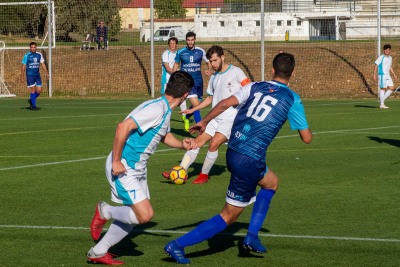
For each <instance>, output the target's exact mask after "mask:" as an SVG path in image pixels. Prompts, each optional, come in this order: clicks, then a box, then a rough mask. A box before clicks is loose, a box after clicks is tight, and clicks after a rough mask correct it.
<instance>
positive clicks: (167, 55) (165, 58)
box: [161, 50, 176, 84]
mask: <svg viewBox="0 0 400 267" xmlns="http://www.w3.org/2000/svg"><path fill="white" fill-rule="evenodd" d="M175 56H176V52H175V53H172V52H171V51H169V50H165V52H164V53H163V54H162V56H161V60H162V77H161V84H167V83H168V80H169V77H170V76H171V73H170V72H168V71H167V70H166V69H165V66H164V63H168V66H169V67H170V68H171V69H173V68H174V64H175Z"/></svg>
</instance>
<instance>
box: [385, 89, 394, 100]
mask: <svg viewBox="0 0 400 267" xmlns="http://www.w3.org/2000/svg"><path fill="white" fill-rule="evenodd" d="M392 92H393V91H391V90H387V91H386V93H385V96H384V98H385V99H386V98H388V97H389V96H390V94H391V93H392Z"/></svg>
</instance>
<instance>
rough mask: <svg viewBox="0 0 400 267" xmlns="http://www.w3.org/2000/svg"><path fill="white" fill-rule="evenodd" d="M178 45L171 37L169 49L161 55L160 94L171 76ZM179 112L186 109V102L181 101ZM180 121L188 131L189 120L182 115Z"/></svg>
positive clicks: (176, 40) (175, 39)
mask: <svg viewBox="0 0 400 267" xmlns="http://www.w3.org/2000/svg"><path fill="white" fill-rule="evenodd" d="M177 45H178V39H177V38H175V37H171V38H169V39H168V46H169V49H167V50H165V51H164V53H163V54H162V55H161V60H162V67H163V70H162V77H161V94H164V91H165V88H166V87H167V83H168V80H169V77H170V76H171V73H172V71H173V68H174V64H175V56H176V51H175V49H176V47H177ZM180 108H181V110H185V109H186V108H187V107H186V100H185V101H183V103H182V105H180ZM182 120H183V122H184V123H185V130H186V131H189V127H190V124H189V120H188V119H187V118H186V115H185V114H183V115H182Z"/></svg>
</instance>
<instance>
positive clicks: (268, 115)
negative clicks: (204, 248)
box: [164, 53, 312, 263]
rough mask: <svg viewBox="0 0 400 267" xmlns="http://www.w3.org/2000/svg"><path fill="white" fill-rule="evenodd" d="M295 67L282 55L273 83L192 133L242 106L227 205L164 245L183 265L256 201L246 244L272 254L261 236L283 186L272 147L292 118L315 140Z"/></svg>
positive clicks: (251, 88) (248, 90)
mask: <svg viewBox="0 0 400 267" xmlns="http://www.w3.org/2000/svg"><path fill="white" fill-rule="evenodd" d="M294 65H295V61H294V57H293V56H292V55H291V54H287V53H281V54H278V55H277V56H276V57H275V58H274V60H273V69H272V74H273V80H272V81H269V82H260V83H250V84H248V85H246V86H244V87H243V88H242V90H240V91H239V92H237V93H235V94H234V95H233V96H231V97H229V98H227V99H225V100H222V101H221V102H220V103H218V105H217V106H215V107H214V108H213V109H212V110H211V111H210V113H209V114H208V115H207V116H206V117H205V118H204V119H203V120H202V121H201V122H200V123H197V124H196V125H194V126H192V127H191V128H190V129H191V131H192V132H197V131H200V132H204V130H205V129H206V127H207V124H208V123H209V122H210V121H211V120H212V119H213V118H216V117H217V116H218V115H219V114H221V113H222V112H224V111H225V110H227V109H228V108H229V107H232V106H236V105H241V106H242V108H241V109H240V110H239V112H238V114H237V116H236V118H235V121H234V123H233V127H232V135H231V138H230V139H229V143H228V151H227V152H226V163H227V166H228V170H229V171H230V172H231V180H230V184H229V187H228V191H227V193H226V203H225V206H224V208H223V209H222V212H221V213H220V214H219V215H216V216H214V217H212V218H211V219H210V220H208V221H205V222H204V223H202V224H200V225H199V226H198V227H197V228H195V229H194V230H192V231H191V232H189V233H187V234H185V235H184V236H182V237H179V238H178V239H176V240H173V241H171V242H169V243H168V244H167V245H166V246H165V247H164V250H165V251H166V252H167V253H168V254H169V255H170V256H171V257H173V258H174V259H175V260H176V261H177V262H179V263H189V262H190V260H189V259H186V258H185V252H184V248H185V247H186V246H192V245H194V244H197V243H199V242H202V241H204V240H206V239H209V238H211V237H212V236H214V235H215V234H216V233H219V232H222V231H223V230H224V229H225V228H226V227H227V226H228V225H230V224H232V223H234V222H235V221H236V220H237V218H238V217H239V215H240V214H241V213H242V212H243V210H244V209H245V207H246V206H247V205H249V204H250V203H252V202H254V200H255V203H254V207H253V213H252V215H251V220H250V226H249V229H248V232H247V235H246V237H245V239H244V241H243V246H244V247H245V248H247V249H249V250H251V251H255V252H259V253H265V252H266V251H267V249H266V248H265V247H264V246H263V245H262V244H261V241H260V239H259V238H258V231H259V230H260V229H261V226H262V224H263V222H264V219H265V217H266V215H267V211H268V209H269V204H270V202H271V199H272V197H273V195H274V194H275V191H276V189H277V188H278V183H279V181H278V177H277V176H276V175H275V174H274V173H273V172H272V171H271V170H270V169H268V167H267V166H266V165H265V156H266V152H267V148H268V146H269V144H270V143H271V142H272V140H273V139H274V138H275V136H276V135H277V134H278V132H279V130H280V129H281V128H282V126H283V124H284V123H285V122H286V120H287V119H288V120H289V122H290V126H291V128H292V130H298V131H299V134H300V137H301V139H302V140H303V141H304V142H305V143H307V144H308V143H310V142H311V140H312V133H311V131H310V129H309V128H308V124H307V120H306V117H305V114H304V108H303V104H302V102H301V100H300V97H299V96H298V95H297V94H296V93H294V92H293V91H292V90H290V89H289V88H288V87H287V83H288V82H289V79H290V77H291V75H293V73H294ZM257 184H258V185H259V186H261V190H260V191H259V192H258V194H257V197H256V195H255V193H256V187H257Z"/></svg>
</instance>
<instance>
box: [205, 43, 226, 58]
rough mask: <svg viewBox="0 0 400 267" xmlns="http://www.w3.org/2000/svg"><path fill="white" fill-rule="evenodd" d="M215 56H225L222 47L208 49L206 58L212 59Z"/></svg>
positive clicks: (214, 46)
mask: <svg viewBox="0 0 400 267" xmlns="http://www.w3.org/2000/svg"><path fill="white" fill-rule="evenodd" d="M214 54H217V55H218V57H221V56H222V55H224V49H222V47H220V46H219V45H213V46H211V47H210V49H208V51H207V54H206V57H207V58H208V59H210V58H211V57H212V55H214Z"/></svg>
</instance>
